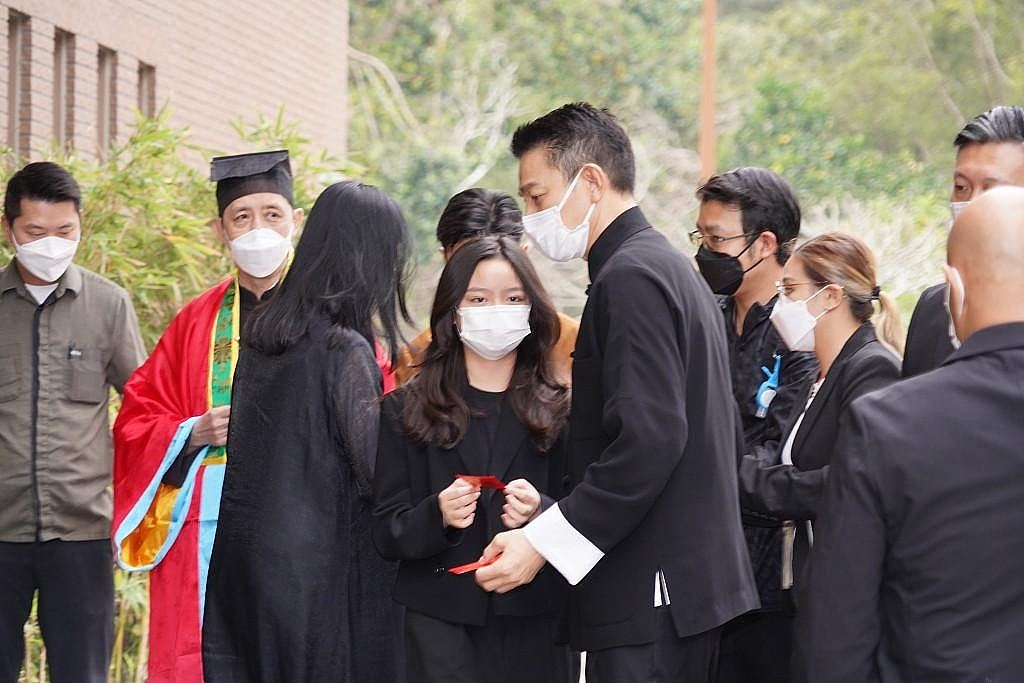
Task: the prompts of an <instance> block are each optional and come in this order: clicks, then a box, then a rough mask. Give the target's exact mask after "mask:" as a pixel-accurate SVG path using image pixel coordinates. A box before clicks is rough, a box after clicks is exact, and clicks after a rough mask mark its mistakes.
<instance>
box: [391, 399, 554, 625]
mask: <svg viewBox="0 0 1024 683" xmlns="http://www.w3.org/2000/svg"><path fill="white" fill-rule="evenodd" d="M403 396H404V394H403V392H402V390H399V391H397V392H394V393H392V394H389V395H388V396H387V398H386V399H385V400H384V405H383V409H382V411H381V424H380V439H379V442H378V451H377V472H376V478H375V481H374V490H375V495H376V504H375V506H374V510H373V518H374V521H373V538H374V543H375V544H376V545H377V549H378V550H379V551H380V553H381V554H382V555H383V556H384V557H386V558H388V559H392V560H400V561H401V563H400V565H399V569H398V579H397V581H396V583H395V599H396V600H397V601H398V602H400V603H402V604H403V605H405V606H406V607H408V608H410V609H414V610H416V611H417V612H422V613H423V614H426V615H428V616H432V617H436V618H438V619H444V620H446V621H450V622H454V623H460V624H475V625H482V624H484V623H485V622H486V621H487V615H488V612H489V611H490V612H492V613H493V614H497V615H508V616H530V615H538V614H552V613H554V612H555V611H556V610H559V609H561V607H562V606H563V604H564V595H565V591H566V590H567V589H568V586H567V584H566V583H565V581H564V580H563V579H562V578H561V576H559V575H558V572H556V571H555V570H554V569H553V568H551V567H545V568H544V570H542V571H541V573H540V574H539V575H538V576H537V578H536V579H535V580H534V581H533V582H532V583H530V584H527V585H525V586H521V587H520V588H516V589H515V590H513V591H510V592H509V593H505V594H504V595H498V594H493V595H492V594H490V593H487V592H486V591H484V590H483V589H482V588H480V587H479V586H478V585H477V584H476V581H475V580H474V575H473V574H472V573H469V574H462V575H455V574H451V573H449V572H448V571H447V570H448V569H449V568H451V567H456V566H459V565H462V564H467V563H469V562H475V561H476V560H478V559H480V556H481V555H482V554H483V550H484V548H486V547H487V544H488V543H490V541H491V539H492V538H494V536H495V535H496V534H498V533H499V532H502V531H506V529H505V527H504V525H503V524H502V522H501V512H502V511H501V508H502V506H503V505H504V503H505V497H504V495H502V494H501V493H500V492H498V491H492V490H488V489H485V490H484V491H483V495H481V497H480V499H479V501H478V503H477V513H476V518H475V519H474V521H473V524H472V525H471V526H470V527H469V528H467V529H462V530H460V529H453V528H448V529H445V527H444V523H443V519H442V516H441V508H440V506H439V505H438V502H437V495H438V494H439V493H440V492H441V491H443V490H444V489H446V488H448V486H450V485H451V483H452V482H453V481H454V480H455V477H456V475H458V474H493V475H495V476H496V477H498V478H499V479H501V480H502V481H504V482H509V481H512V480H514V479H526V480H527V481H529V482H530V483H531V484H533V485H534V487H535V488H536V489H537V491H538V492H540V493H541V496H542V499H544V500H543V501H542V504H541V505H542V507H547V506H549V505H551V504H552V503H553V502H554V500H555V499H557V498H559V497H560V496H561V495H562V494H564V492H565V487H564V481H563V478H564V476H565V442H564V439H560V440H559V441H558V443H556V445H555V447H553V448H552V450H551V452H550V453H542V452H540V450H538V449H537V447H536V445H534V443H533V441H532V440H531V439H530V438H529V435H528V433H527V431H526V429H525V428H524V427H523V425H522V423H520V422H519V420H518V418H516V416H515V413H513V412H512V409H511V408H510V407H508V406H506V407H505V408H504V409H503V410H502V412H501V417H500V420H499V423H498V428H497V433H496V435H495V438H494V443H495V450H494V452H493V453H492V454H491V467H490V471H489V472H482V471H480V470H479V466H478V465H476V463H478V462H479V460H480V459H479V457H477V456H478V455H479V454H469V453H465V452H464V451H465V448H466V440H465V439H464V440H463V441H462V442H461V443H460V444H458V445H457V446H456V447H455V448H452V449H445V448H441V447H440V446H424V445H421V444H417V443H415V442H414V441H413V440H411V439H408V438H406V437H405V436H404V435H403V430H402V418H401V415H402V400H403Z"/></svg>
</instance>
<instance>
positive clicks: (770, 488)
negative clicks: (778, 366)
mask: <svg viewBox="0 0 1024 683" xmlns="http://www.w3.org/2000/svg"><path fill="white" fill-rule="evenodd" d="M899 378H900V363H899V359H898V358H897V357H896V356H895V354H893V352H892V351H890V350H889V349H888V348H887V347H886V346H885V345H884V344H882V342H880V341H879V340H878V337H877V336H876V335H875V328H874V326H873V325H871V323H865V324H864V325H861V326H860V328H858V329H857V331H856V332H854V333H853V334H852V335H851V336H850V338H849V339H848V340H847V341H846V344H844V345H843V348H842V350H840V352H839V355H838V356H837V357H836V360H835V362H833V363H832V367H831V368H830V369H829V371H828V375H826V376H825V381H824V382H822V384H821V388H820V389H819V390H818V395H817V396H815V397H814V401H813V402H812V403H811V407H810V408H808V409H807V414H806V415H804V419H803V422H801V423H800V429H799V430H798V431H797V433H796V437H795V439H794V441H793V449H792V452H791V455H792V457H793V466H789V465H781V464H778V458H779V456H780V455H781V451H782V447H783V446H784V445H785V443H786V441H787V440H788V439H789V435H790V433H791V432H792V431H793V427H794V425H795V424H796V420H797V418H798V417H799V416H800V413H801V412H802V411H803V409H804V406H805V405H807V397H808V396H809V395H810V390H811V384H812V382H813V380H812V382H809V383H808V384H807V386H805V387H804V390H803V391H802V392H801V393H800V397H799V398H798V399H797V401H796V403H795V404H794V406H793V413H792V414H791V415H790V418H789V425H788V427H787V428H786V431H785V434H784V435H783V437H782V441H781V442H780V446H779V453H778V454H776V457H775V461H774V462H773V463H765V462H763V461H762V460H758V459H757V458H756V457H752V456H745V457H744V458H743V461H742V463H741V465H740V499H741V501H742V502H743V504H744V505H745V506H747V507H750V508H751V509H753V510H756V511H758V512H762V513H765V514H770V515H773V516H775V517H778V518H780V519H791V520H811V521H814V520H816V519H817V518H818V512H819V510H820V508H821V499H822V495H823V494H824V491H825V482H826V479H827V478H828V471H829V464H830V463H831V461H832V456H833V453H834V452H835V447H836V438H837V437H838V434H839V420H840V417H841V416H842V415H843V413H845V412H846V410H847V409H848V408H849V406H850V404H851V403H852V402H853V401H854V399H856V398H859V397H860V396H863V395H864V394H866V393H868V392H869V391H874V390H875V389H880V388H882V387H884V386H887V385H889V384H891V383H893V382H895V381H896V380H898V379H899ZM796 534H797V535H796V545H795V548H794V562H793V564H794V567H793V570H794V576H795V577H799V576H800V567H802V566H803V564H804V562H805V561H806V557H807V551H808V550H809V542H808V538H807V532H806V528H805V525H803V524H798V525H797V527H796Z"/></svg>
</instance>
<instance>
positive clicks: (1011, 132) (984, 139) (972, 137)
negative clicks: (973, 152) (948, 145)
mask: <svg viewBox="0 0 1024 683" xmlns="http://www.w3.org/2000/svg"><path fill="white" fill-rule="evenodd" d="M989 142H1024V107H1007V106H999V107H993V108H991V109H989V110H988V111H987V112H985V113H984V114H978V115H977V116H975V117H974V118H973V119H971V120H970V121H968V122H967V125H965V126H964V127H963V128H961V129H960V132H959V133H957V136H956V140H954V141H953V145H954V146H955V147H956V148H957V150H960V149H961V148H963V147H964V146H965V145H970V144H975V143H977V144H985V143H989Z"/></svg>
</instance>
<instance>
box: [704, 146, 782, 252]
mask: <svg viewBox="0 0 1024 683" xmlns="http://www.w3.org/2000/svg"><path fill="white" fill-rule="evenodd" d="M697 199H699V200H700V201H701V203H704V202H721V203H722V204H725V205H726V206H731V207H735V208H738V209H739V210H740V212H741V220H742V225H743V232H745V233H756V234H760V233H762V232H770V233H772V234H773V235H775V241H776V242H777V243H778V248H777V249H776V251H775V259H776V260H777V261H778V262H779V264H780V265H784V264H785V263H786V261H788V260H789V255H790V254H792V253H793V246H794V245H795V243H796V238H797V236H798V235H799V234H800V203H799V202H797V199H796V193H794V192H793V187H792V186H791V185H790V184H789V183H788V182H786V179H785V178H783V177H782V176H780V175H779V174H778V173H775V172H774V171H770V170H768V169H767V168H759V167H757V166H746V167H743V168H736V169H733V170H731V171H729V172H727V173H722V174H719V175H716V176H713V177H712V178H711V179H710V180H708V181H707V182H706V183H704V184H703V185H701V186H700V187H699V188H697ZM755 236H756V235H751V238H750V239H751V240H752V239H753V238H754V237H755Z"/></svg>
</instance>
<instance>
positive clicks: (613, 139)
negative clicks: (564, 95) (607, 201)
mask: <svg viewBox="0 0 1024 683" xmlns="http://www.w3.org/2000/svg"><path fill="white" fill-rule="evenodd" d="M511 147H512V154H513V155H514V156H515V157H516V158H517V159H518V158H520V157H522V156H523V155H524V154H526V153H527V152H529V151H531V150H533V149H535V148H537V147H542V148H544V149H546V150H547V152H548V159H549V160H550V162H551V165H552V166H554V167H555V168H557V169H559V170H560V171H561V172H562V176H563V177H564V178H565V179H566V180H567V181H568V180H571V179H572V177H573V176H575V175H576V174H577V173H578V172H579V170H580V169H581V168H582V167H583V165H584V164H597V165H598V166H600V167H601V168H602V169H603V170H604V172H605V173H607V174H608V180H609V181H610V182H611V185H612V187H613V188H614V189H615V190H617V191H619V192H623V193H632V192H633V187H634V185H635V184H636V162H635V161H634V159H633V146H632V145H631V144H630V142H629V137H628V136H627V135H626V131H625V130H623V129H622V126H621V125H619V122H618V121H617V120H616V118H615V117H614V116H613V115H612V114H611V112H609V111H608V110H607V109H598V108H596V107H594V106H592V105H590V104H587V103H586V102H575V103H573V104H566V105H563V106H561V107H559V108H558V109H555V110H554V111H551V112H548V113H547V114H545V115H544V116H542V117H540V118H539V119H536V120H534V121H531V122H529V123H526V124H524V125H522V126H519V128H517V129H516V132H515V133H514V134H513V135H512V145H511Z"/></svg>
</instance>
